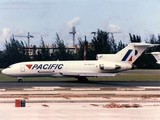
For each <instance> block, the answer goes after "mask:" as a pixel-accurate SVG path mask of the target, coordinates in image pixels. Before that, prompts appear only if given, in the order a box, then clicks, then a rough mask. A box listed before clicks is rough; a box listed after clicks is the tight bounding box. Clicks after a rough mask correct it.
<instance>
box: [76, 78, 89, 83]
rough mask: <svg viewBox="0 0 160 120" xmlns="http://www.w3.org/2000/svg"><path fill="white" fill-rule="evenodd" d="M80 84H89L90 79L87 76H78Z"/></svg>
mask: <svg viewBox="0 0 160 120" xmlns="http://www.w3.org/2000/svg"><path fill="white" fill-rule="evenodd" d="M77 78H78V82H84V83H85V82H88V79H87V78H86V77H85V76H78V77H77Z"/></svg>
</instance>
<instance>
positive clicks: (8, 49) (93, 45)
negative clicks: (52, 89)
mask: <svg viewBox="0 0 160 120" xmlns="http://www.w3.org/2000/svg"><path fill="white" fill-rule="evenodd" d="M129 37H130V42H141V41H142V40H141V37H140V36H138V35H134V34H131V33H129ZM90 41H91V42H88V40H87V39H85V40H82V38H78V46H79V47H78V48H77V52H76V53H73V52H71V51H69V49H67V47H66V46H65V44H64V40H62V39H60V37H59V35H58V34H56V38H55V43H54V44H53V45H52V48H48V46H46V45H45V42H44V40H43V39H41V41H40V42H41V43H40V46H41V47H40V49H38V50H37V46H36V45H33V55H32V56H30V55H29V53H28V50H26V48H27V47H28V46H27V45H26V44H24V43H23V42H22V41H18V40H16V39H15V38H14V37H11V38H10V40H9V41H7V40H6V41H5V43H4V46H5V49H4V50H3V51H1V52H0V68H5V67H7V66H9V65H11V64H14V63H17V62H23V61H51V60H83V58H84V46H86V53H87V54H86V59H87V60H95V59H96V55H97V54H113V53H116V52H118V51H120V50H121V49H123V48H124V47H125V46H126V44H125V43H123V42H122V40H120V41H119V42H118V43H116V42H115V39H114V36H113V34H112V35H110V32H106V31H102V30H99V29H98V30H97V32H96V35H94V36H93V38H92V39H91V40H90ZM145 41H146V42H148V43H152V44H160V35H158V37H155V35H151V36H150V37H149V38H148V39H146V40H145ZM55 48H56V50H54V49H55ZM49 49H53V52H50V51H49ZM36 51H38V52H36ZM153 51H160V46H156V47H153V48H149V49H147V50H146V51H145V52H144V53H143V54H142V55H141V56H140V57H139V58H138V59H137V60H136V61H135V63H134V65H136V66H137V67H138V68H159V67H160V66H158V65H157V64H156V60H155V59H154V57H153V56H152V55H151V54H146V53H150V52H153Z"/></svg>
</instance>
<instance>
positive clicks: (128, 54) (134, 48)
mask: <svg viewBox="0 0 160 120" xmlns="http://www.w3.org/2000/svg"><path fill="white" fill-rule="evenodd" d="M152 46H154V45H153V44H149V43H130V44H129V45H128V46H126V47H125V48H124V49H122V50H121V51H119V52H118V53H116V55H118V56H117V57H119V60H120V61H121V62H127V63H129V64H132V63H133V62H134V61H135V60H136V59H137V58H138V57H139V56H140V55H141V54H142V53H143V52H144V51H145V50H146V48H147V47H152Z"/></svg>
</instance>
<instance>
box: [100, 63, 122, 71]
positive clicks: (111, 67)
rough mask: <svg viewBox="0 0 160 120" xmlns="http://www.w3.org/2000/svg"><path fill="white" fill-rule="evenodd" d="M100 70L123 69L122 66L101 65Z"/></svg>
mask: <svg viewBox="0 0 160 120" xmlns="http://www.w3.org/2000/svg"><path fill="white" fill-rule="evenodd" d="M99 68H100V69H101V70H118V69H121V66H120V65H104V64H100V65H99Z"/></svg>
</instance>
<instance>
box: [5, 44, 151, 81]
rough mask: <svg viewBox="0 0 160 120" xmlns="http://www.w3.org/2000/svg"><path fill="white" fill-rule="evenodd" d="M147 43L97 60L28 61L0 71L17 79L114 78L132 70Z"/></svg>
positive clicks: (82, 79) (80, 79)
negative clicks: (118, 74) (120, 73)
mask: <svg viewBox="0 0 160 120" xmlns="http://www.w3.org/2000/svg"><path fill="white" fill-rule="evenodd" d="M153 46H154V45H153V44H149V43H130V44H129V45H128V46H126V47H125V48H123V49H122V50H120V51H119V52H117V53H116V54H98V55H97V60H81V61H79V60H77V61H30V62H20V63H15V64H12V65H10V66H9V67H8V68H6V69H4V70H2V73H3V74H5V75H8V76H12V77H17V78H18V82H22V79H23V77H75V78H77V79H78V81H83V82H85V81H86V82H87V81H88V79H87V77H98V76H115V75H116V74H117V73H118V72H121V71H125V70H130V69H132V68H133V67H134V66H133V62H134V61H135V60H136V59H137V58H138V57H139V56H140V55H141V54H142V53H143V52H144V51H145V49H146V48H148V47H153Z"/></svg>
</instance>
